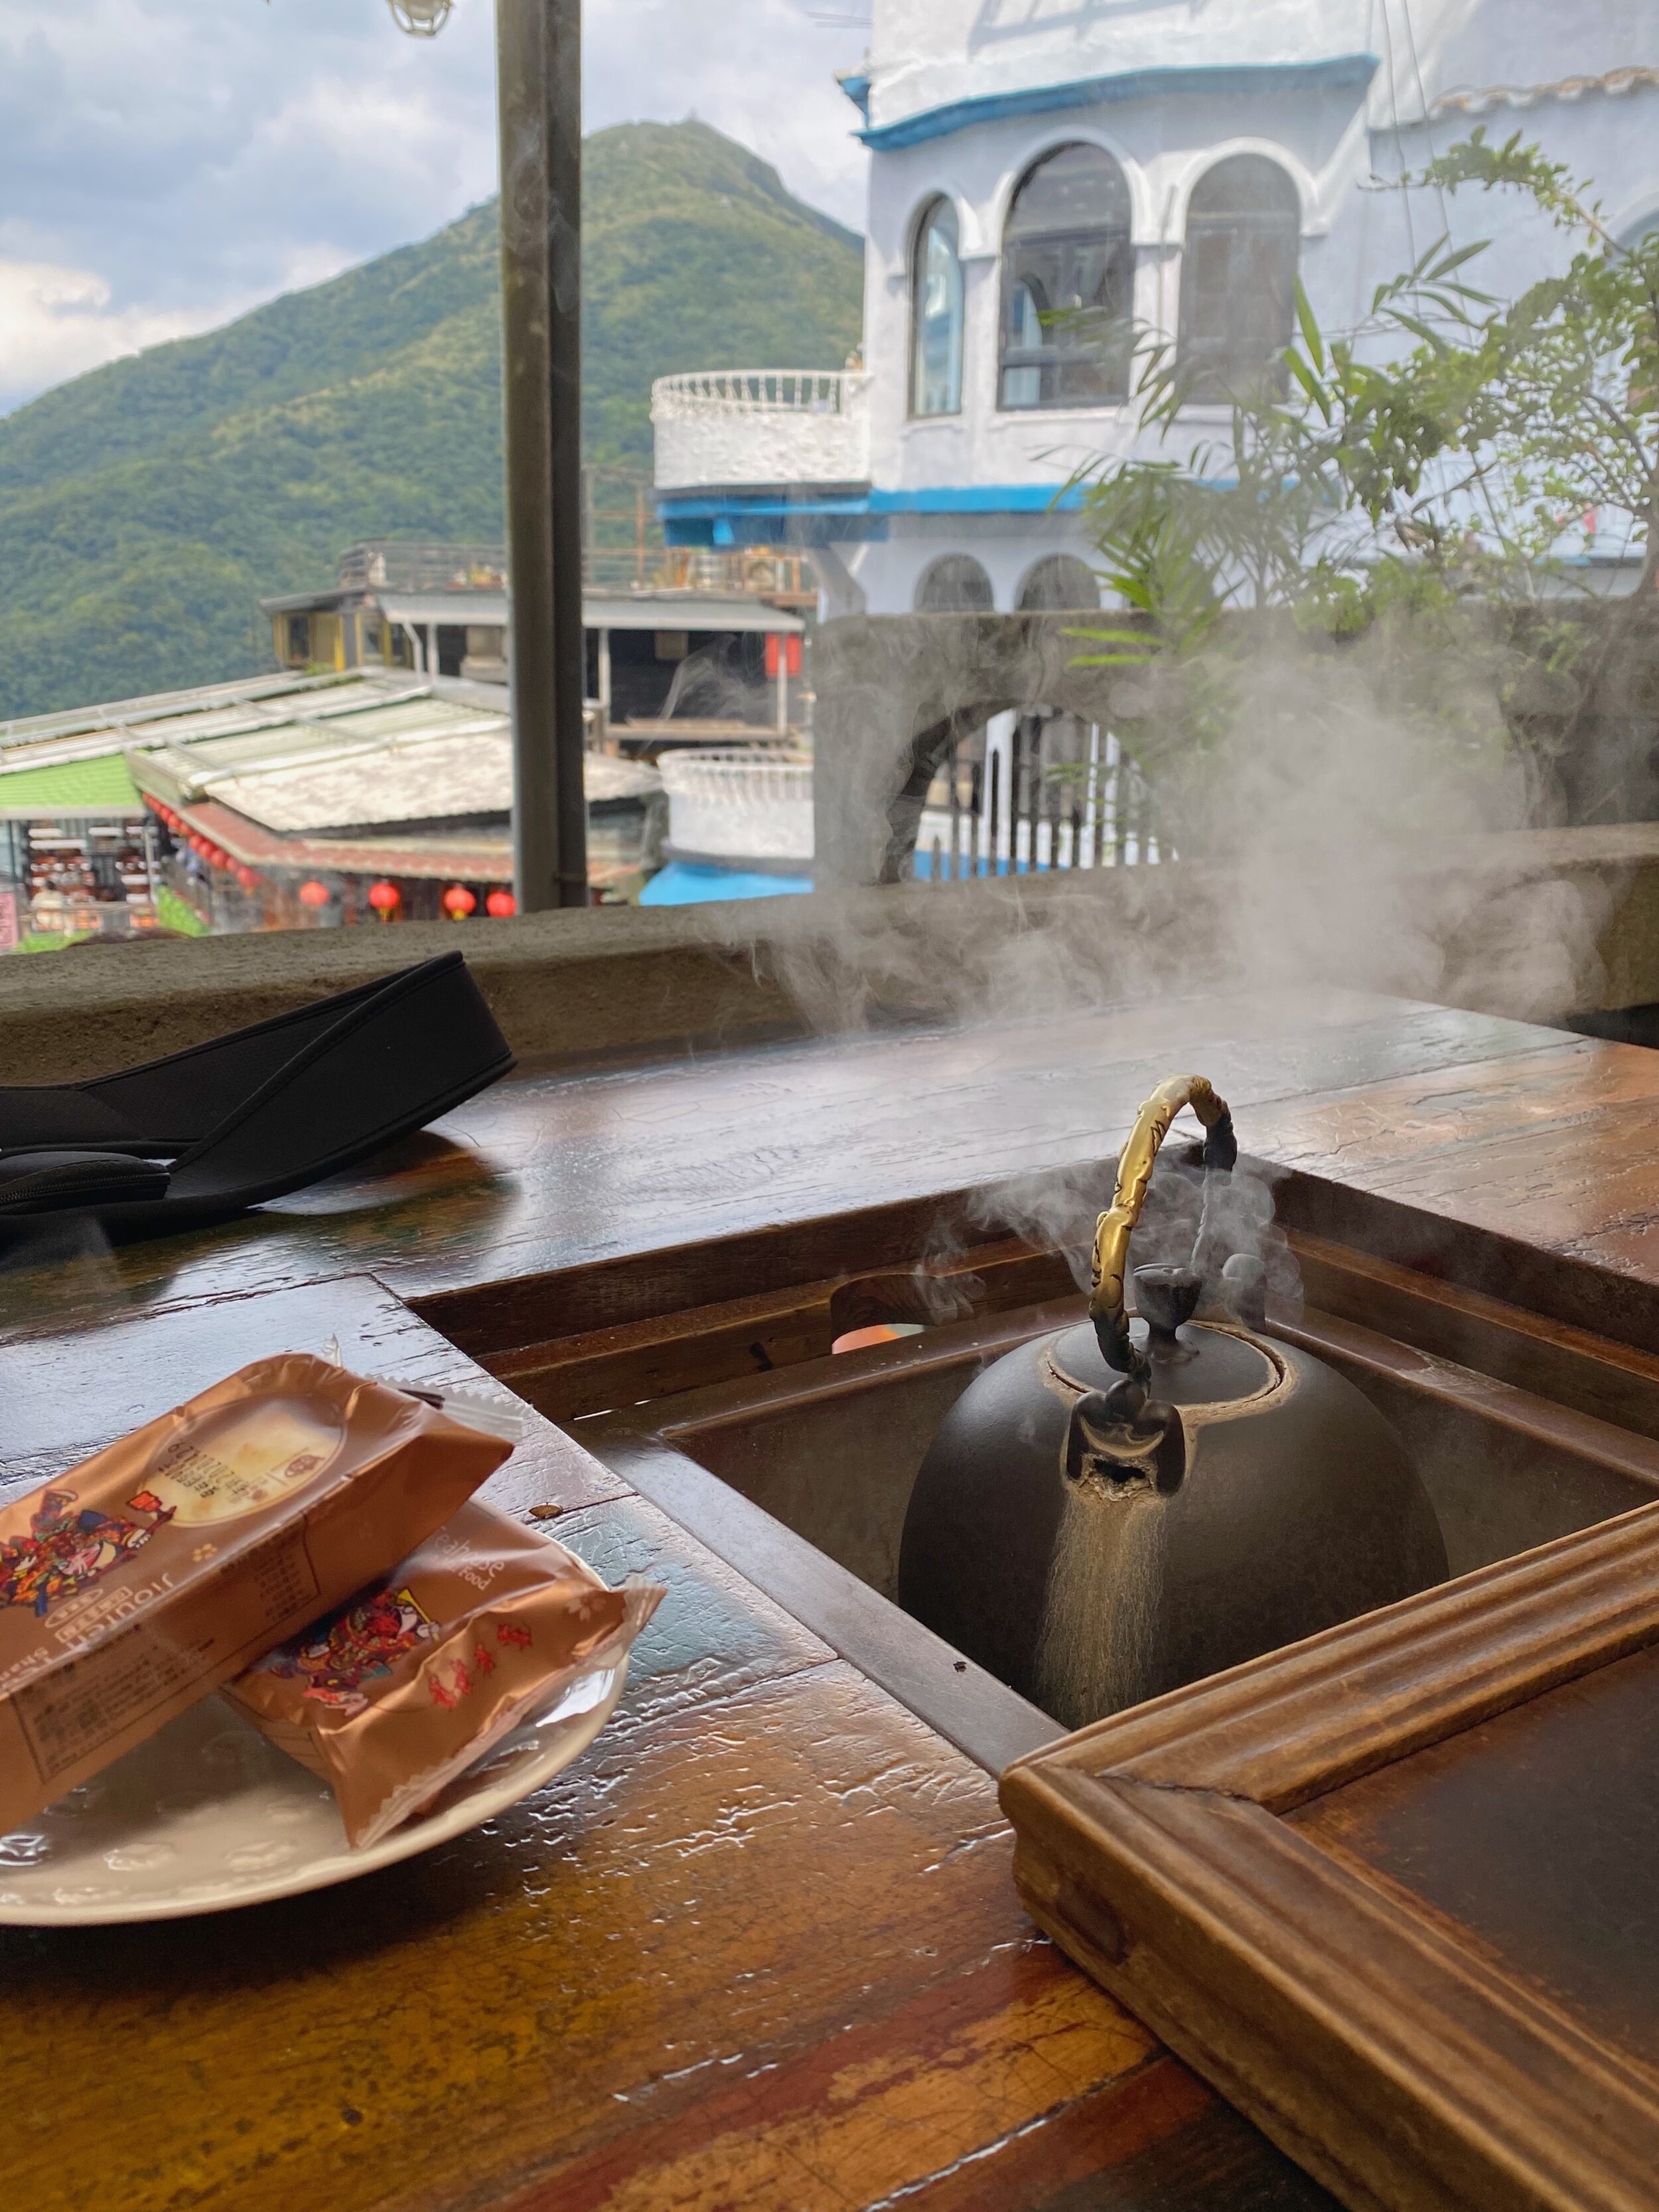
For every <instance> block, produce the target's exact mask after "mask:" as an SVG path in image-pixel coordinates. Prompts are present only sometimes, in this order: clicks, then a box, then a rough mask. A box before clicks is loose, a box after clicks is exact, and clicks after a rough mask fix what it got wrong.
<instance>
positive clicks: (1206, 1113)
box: [1089, 1075, 1238, 1381]
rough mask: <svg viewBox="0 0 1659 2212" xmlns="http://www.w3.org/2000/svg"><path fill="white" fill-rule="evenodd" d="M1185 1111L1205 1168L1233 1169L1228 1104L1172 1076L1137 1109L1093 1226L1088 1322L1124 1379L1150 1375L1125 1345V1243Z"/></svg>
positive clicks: (1203, 1082)
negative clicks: (1196, 1124) (1112, 1185)
mask: <svg viewBox="0 0 1659 2212" xmlns="http://www.w3.org/2000/svg"><path fill="white" fill-rule="evenodd" d="M1183 1106H1190V1107H1191V1108H1192V1109H1193V1111H1194V1114H1195V1115H1197V1116H1198V1118H1199V1120H1200V1121H1201V1122H1202V1123H1203V1125H1204V1132H1205V1136H1204V1164H1205V1166H1206V1168H1219V1169H1224V1170H1225V1169H1227V1168H1231V1166H1232V1164H1233V1163H1234V1162H1235V1161H1236V1160H1237V1158H1238V1139H1237V1137H1235V1136H1234V1134H1233V1117H1232V1114H1231V1111H1230V1109H1229V1108H1228V1105H1227V1102H1226V1101H1225V1099H1224V1098H1219V1097H1217V1096H1216V1093H1215V1091H1213V1090H1212V1088H1211V1085H1210V1084H1209V1081H1208V1079H1206V1077H1204V1076H1202V1075H1172V1076H1170V1079H1169V1080H1168V1081H1167V1082H1165V1083H1160V1084H1159V1085H1158V1088H1157V1090H1156V1091H1153V1093H1152V1097H1150V1098H1149V1099H1148V1100H1147V1101H1146V1104H1145V1105H1144V1106H1143V1107H1142V1108H1141V1109H1140V1112H1139V1115H1138V1116H1137V1118H1136V1121H1135V1126H1134V1127H1133V1130H1132V1131H1131V1132H1130V1135H1129V1141H1128V1143H1127V1145H1125V1146H1124V1147H1123V1150H1122V1151H1121V1152H1120V1153H1119V1154H1118V1161H1117V1188H1116V1189H1115V1191H1114V1192H1113V1194H1112V1203H1111V1206H1110V1208H1109V1211H1108V1212H1104V1213H1103V1214H1102V1215H1101V1217H1100V1218H1099V1220H1098V1221H1097V1223H1096V1224H1095V1254H1094V1267H1093V1272H1092V1275H1091V1284H1092V1287H1091V1291H1090V1294H1089V1318H1090V1320H1091V1322H1093V1323H1094V1325H1095V1334H1096V1336H1097V1338H1098V1339H1099V1340H1100V1349H1101V1354H1102V1357H1103V1358H1104V1359H1105V1362H1106V1364H1107V1365H1108V1366H1109V1367H1115V1368H1116V1369H1117V1370H1118V1372H1119V1373H1120V1374H1122V1375H1133V1376H1134V1377H1135V1378H1136V1379H1137V1381H1141V1380H1144V1379H1145V1377H1146V1374H1147V1372H1148V1371H1149V1368H1148V1362H1147V1360H1146V1358H1145V1356H1144V1355H1143V1354H1142V1353H1140V1352H1137V1351H1136V1350H1135V1347H1134V1346H1133V1344H1132V1343H1131V1342H1130V1340H1129V1322H1128V1316H1127V1313H1126V1312H1125V1310H1124V1304H1123V1278H1124V1273H1125V1271H1126V1269H1127V1266H1128V1260H1129V1239H1130V1237H1132V1236H1133V1233H1134V1229H1135V1225H1136V1223H1137V1222H1138V1221H1139V1219H1140V1209H1141V1207H1142V1206H1143V1205H1144V1204H1145V1203H1146V1186H1147V1184H1148V1183H1149V1182H1151V1181H1152V1163H1153V1162H1154V1161H1155V1160H1156V1159H1157V1158H1158V1147H1159V1146H1161V1145H1162V1144H1163V1142H1164V1138H1165V1137H1166V1136H1168V1134H1169V1133H1170V1122H1171V1121H1174V1119H1175V1117H1176V1115H1177V1114H1178V1113H1179V1112H1180V1111H1181V1109H1182V1107H1183Z"/></svg>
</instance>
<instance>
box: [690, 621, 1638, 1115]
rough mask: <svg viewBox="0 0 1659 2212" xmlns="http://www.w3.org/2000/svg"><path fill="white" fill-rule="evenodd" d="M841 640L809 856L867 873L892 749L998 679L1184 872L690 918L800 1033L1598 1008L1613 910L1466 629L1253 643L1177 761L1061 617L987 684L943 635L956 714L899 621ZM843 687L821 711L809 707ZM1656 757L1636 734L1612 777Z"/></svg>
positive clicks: (870, 625) (1043, 881)
mask: <svg viewBox="0 0 1659 2212" xmlns="http://www.w3.org/2000/svg"><path fill="white" fill-rule="evenodd" d="M930 619H931V620H932V621H933V622H936V623H937V622H939V621H941V620H943V619H944V618H939V617H934V618H930ZM1073 626H1074V625H1073ZM838 629H845V630H846V631H847V633H848V641H847V642H846V643H845V644H843V645H842V646H841V647H835V648H833V649H830V650H825V649H824V648H823V647H820V648H819V655H820V660H821V662H822V664H823V665H822V666H821V669H820V672H819V681H820V687H821V690H820V701H819V711H818V720H819V723H820V728H819V732H818V738H817V761H818V771H817V772H818V775H819V776H820V777H821V778H822V779H823V780H824V791H823V793H821V794H820V799H819V805H818V817H819V823H820V830H821V836H820V847H821V853H822V851H823V848H825V847H826V844H828V845H832V846H833V848H834V849H835V850H836V851H838V852H841V853H843V854H847V853H860V854H865V855H866V857H867V856H868V855H870V854H879V853H880V852H881V851H882V850H883V849H884V846H885V844H886V842H887V841H888V836H889V818H890V813H891V812H892V811H893V810H894V809H895V808H896V807H899V794H900V792H901V790H902V787H903V786H904V784H905V783H906V781H907V780H908V778H909V776H910V775H911V773H912V763H911V761H910V759H909V757H908V747H909V743H910V738H911V736H912V735H913V734H914V732H915V731H917V730H918V729H921V728H926V727H929V726H933V724H935V723H937V722H939V720H942V719H943V718H944V717H945V716H946V715H948V714H950V713H952V712H956V711H957V710H958V707H960V708H963V709H965V708H967V707H969V706H970V705H971V704H972V703H973V702H975V700H984V699H985V698H986V697H987V686H989V685H991V684H993V682H994V681H996V680H1004V679H1006V681H1008V682H1010V683H1012V682H1013V681H1014V680H1015V679H1017V678H1018V679H1019V680H1021V681H1024V682H1026V683H1027V684H1038V683H1041V684H1042V685H1043V686H1044V687H1045V688H1044V690H1043V691H1042V692H1038V693H1034V694H1033V695H1032V696H1036V697H1047V698H1048V701H1049V703H1051V704H1052V703H1054V700H1055V698H1056V697H1058V698H1059V699H1060V704H1062V705H1063V706H1064V707H1065V708H1066V710H1067V711H1069V712H1077V713H1082V714H1090V715H1092V716H1093V717H1094V718H1095V719H1097V720H1099V721H1100V722H1101V723H1102V725H1103V726H1111V727H1115V728H1116V729H1117V730H1118V732H1119V734H1120V736H1121V738H1122V741H1123V743H1124V744H1125V745H1126V747H1127V748H1128V749H1129V750H1132V751H1134V752H1136V753H1137V754H1138V755H1139V757H1140V758H1141V759H1142V762H1143V765H1144V766H1145V768H1146V770H1147V772H1148V774H1149V775H1150V777H1151V780H1152V783H1153V786H1154V787H1155V789H1156V791H1157V793H1158V801H1159V805H1160V809H1161V811H1162V813H1163V815H1164V829H1165V833H1166V838H1167V841H1168V842H1172V843H1173V844H1174V846H1175V848H1176V853H1177V854H1178V858H1177V859H1176V860H1175V861H1173V862H1170V861H1165V862H1163V863H1160V864H1158V865H1153V866H1136V867H1123V868H1098V869H1095V870H1085V871H1079V872H1077V873H1076V874H1074V875H1064V874H1056V875H1053V876H1045V877H1036V876H1026V877H1018V876H1011V877H1006V878H997V879H992V880H990V881H982V882H977V883H969V884H945V885H932V884H929V885H922V884H915V885H896V886H894V887H892V888H891V889H890V890H889V891H888V892H887V893H886V894H885V895H884V896H883V897H882V898H881V899H872V898H870V897H868V896H860V895H858V894H856V893H854V894H848V893H846V892H838V891H836V890H833V889H829V890H826V891H824V892H823V893H822V894H821V895H820V896H817V897H816V898H814V899H812V900H811V901H805V900H802V901H791V902H787V907H786V905H785V902H781V901H780V902H770V901H768V902H759V903H757V906H755V907H753V908H749V909H747V910H742V911H739V910H736V909H733V908H724V909H712V908H711V909H710V910H709V911H708V914H707V915H706V917H705V918H704V923H703V926H704V927H706V928H708V930H709V931H710V932H711V933H717V934H718V935H719V936H720V939H721V941H722V943H723V944H724V945H726V946H728V947H742V948H743V949H744V950H745V951H748V953H749V955H750V957H751V959H753V960H754V961H755V963H757V967H760V968H763V969H764V970H765V971H766V972H767V973H768V974H769V975H770V976H771V977H772V978H773V979H774V980H775V981H776V982H777V983H778V984H779V985H780V986H781V987H782V989H783V990H784V991H785V993H786V994H787V995H788V997H789V998H790V999H791V1000H793V1003H794V1005H795V1006H796V1007H797V1008H798V1009H799V1012H800V1014H801V1016H802V1018H804V1019H805V1021H806V1022H807V1024H809V1025H810V1026H811V1027H812V1028H814V1029H817V1030H821V1031H825V1032H838V1031H844V1030H849V1029H858V1028H860V1027H866V1026H871V1025H873V1024H877V1023H878V1022H880V1021H881V1020H883V1019H884V1018H890V1017H892V1016H901V1017H902V1016H905V1015H925V1016H928V1017H931V1018H943V1019H945V1020H947V1021H950V1022H953V1023H957V1024H975V1023H979V1022H998V1023H1001V1022H1006V1021H1009V1020H1030V1019H1032V1018H1042V1017H1043V1016H1045V1015H1054V1016H1056V1017H1058V1016H1061V1015H1064V1014H1073V1013H1075V1012H1078V1011H1079V1010H1081V1009H1083V1008H1086V1007H1099V1006H1108V1005H1111V1004H1115V1003H1116V1004H1122V1003H1131V1002H1133V1003H1139V1004H1147V1003H1156V1002H1159V1001H1162V1000H1167V999H1169V998H1170V997H1173V996H1177V995H1192V994H1212V993H1217V992H1226V993H1232V992H1237V991H1249V992H1252V993H1254V994H1270V993H1273V992H1277V991H1280V990H1285V989H1297V990H1300V989H1304V988H1306V987H1310V986H1321V985H1322V986H1332V985H1335V986H1340V987H1348V988H1351V989H1355V990H1361V991H1370V992H1376V993H1380V994H1389V995H1392V996H1395V997H1401V998H1409V999H1418V1000H1430V1001H1432V1002H1434V1003H1437V1004H1442V1005H1451V1006H1463V1007H1468V1008H1470V1009H1473V1010H1475V1011H1479V1012H1492V1013H1502V1014H1508V1015H1512V1016H1515V1017H1517V1018H1522V1019H1528V1020H1542V1021H1548V1020H1550V1019H1552V1018H1559V1017H1560V1016H1561V1015H1563V1014H1565V1013H1569V1012H1573V1011H1575V1010H1576V1009H1579V1008H1588V1007H1591V1006H1595V1005H1596V1004H1597V1003H1598V1002H1599V1000H1600V998H1601V993H1602V989H1603V985H1604V981H1605V973H1604V969H1603V963H1602V958H1601V941H1602V939H1603V936H1604V933H1606V931H1607V926H1608V924H1609V921H1611V919H1612V916H1613V912H1614V910H1615V908H1616V906H1617V903H1618V901H1619V898H1620V895H1621V892H1622V888H1623V886H1622V883H1621V882H1620V879H1619V878H1618V876H1617V874H1616V872H1614V871H1613V869H1612V868H1611V867H1610V866H1608V865H1607V864H1606V862H1605V861H1601V862H1598V864H1597V865H1595V866H1590V865H1589V864H1587V863H1586V862H1585V861H1583V860H1582V859H1581V858H1579V857H1578V855H1579V854H1580V853H1581V852H1582V849H1583V847H1582V842H1580V843H1579V844H1578V845H1577V846H1575V847H1569V846H1567V845H1565V844H1564V843H1563V842H1562V841H1561V840H1560V839H1559V837H1558V836H1556V835H1555V834H1554V833H1553V831H1552V829H1551V828H1550V826H1549V825H1550V823H1551V820H1552V817H1553V815H1554V814H1555V813H1556V812H1558V811H1559V807H1558V806H1557V805H1556V802H1555V800H1554V797H1553V792H1552V788H1551V782H1552V777H1551V770H1550V768H1549V764H1548V763H1547V762H1544V763H1539V762H1536V761H1534V762H1530V763H1523V762H1522V760H1521V759H1520V758H1519V757H1517V755H1516V752H1515V750H1514V749H1513V748H1512V747H1511V746H1510V744H1509V742H1508V738H1507V735H1506V732H1505V727H1504V695H1505V693H1506V692H1508V691H1510V690H1513V689H1514V687H1515V685H1516V683H1517V682H1518V681H1519V680H1520V671H1519V669H1518V665H1517V664H1516V663H1515V662H1514V661H1513V660H1512V659H1511V658H1510V656H1508V654H1507V653H1506V652H1505V650H1504V649H1503V648H1501V647H1498V646H1496V645H1493V644H1492V643H1490V642H1489V641H1486V640H1485V639H1484V638H1483V637H1482V636H1481V635H1480V634H1479V633H1478V632H1477V630H1476V629H1474V626H1473V625H1470V626H1469V627H1468V629H1463V630H1447V629H1440V630H1437V632H1436V633H1435V634H1434V635H1432V636H1430V635H1422V634H1413V631H1412V630H1411V629H1410V628H1409V627H1408V626H1407V625H1403V624H1401V625H1389V626H1387V627H1379V629H1377V630H1376V632H1374V633H1372V635H1370V636H1368V637H1367V638H1364V639H1363V640H1360V641H1358V642H1356V643H1354V644H1352V645H1348V646H1345V647H1342V648H1340V650H1333V649H1332V648H1331V647H1329V646H1328V644H1327V643H1326V642H1325V641H1308V640H1305V639H1303V638H1301V637H1299V636H1298V635H1296V634H1295V633H1294V632H1291V631H1288V630H1286V629H1283V628H1278V629H1266V628H1264V629H1263V630H1262V631H1261V633H1260V635H1259V636H1258V637H1257V639H1256V641H1255V643H1254V645H1253V647H1252V649H1251V650H1250V651H1249V652H1248V653H1244V652H1234V653H1231V655H1230V658H1229V659H1228V662H1227V665H1226V668H1225V678H1226V682H1227V684H1228V686H1229V689H1230V693H1231V714H1230V717H1229V720H1230V728H1229V732H1228V734H1227V736H1226V737H1225V738H1224V739H1222V740H1221V741H1219V742H1218V743H1217V744H1214V745H1213V746H1212V748H1211V749H1210V750H1207V751H1206V752H1205V753H1204V754H1203V755H1202V756H1201V757H1189V758H1182V757H1177V756H1176V753H1175V752H1174V751H1173V750H1172V749H1171V748H1170V746H1169V745H1168V744H1166V743H1165V742H1164V739H1163V738H1162V737H1161V736H1160V732H1161V731H1162V730H1163V729H1164V728H1165V727H1166V726H1168V724H1169V723H1170V720H1172V719H1173V717H1172V715H1169V714H1164V713H1163V712H1162V711H1161V708H1162V707H1163V706H1164V704H1166V703H1167V702H1164V701H1161V700H1160V696H1159V689H1158V686H1159V683H1160V681H1164V682H1166V683H1167V681H1168V679H1167V678H1159V677H1158V675H1157V674H1154V675H1153V676H1152V677H1150V678H1148V677H1146V676H1143V675H1140V674H1136V675H1135V676H1134V677H1133V679H1131V680H1127V681H1126V679H1125V678H1124V677H1123V675H1122V674H1121V672H1117V671H1109V670H1079V669H1077V668H1076V667H1075V665H1074V663H1075V661H1076V659H1077V656H1078V655H1079V653H1081V652H1083V651H1084V650H1085V647H1084V646H1083V645H1081V644H1080V643H1079V642H1078V641H1076V640H1075V639H1074V638H1071V639H1068V638H1067V637H1066V623H1065V620H1064V619H1063V618H1062V621H1061V622H1060V623H1059V624H1056V623H1054V621H1053V620H1052V618H1051V619H1050V623H1049V628H1048V631H1047V632H1046V633H1045V636H1044V639H1043V640H1042V644H1043V648H1044V649H1043V651H1042V653H1037V652H1036V649H1035V647H1031V645H1030V640H1029V639H1027V638H1026V637H1025V635H1024V631H1023V630H1022V631H1021V632H1020V633H1019V635H1018V638H1017V639H1016V641H1015V643H1014V644H1013V645H1011V647H1010V648H1009V652H1008V654H1007V655H1006V666H1004V665H998V666H997V667H995V668H993V669H992V670H991V671H990V672H989V673H988V674H987V671H986V667H985V662H986V659H987V656H986V653H985V651H984V649H983V641H982V640H979V641H978V642H979V648H980V649H979V650H978V652H977V656H976V658H975V657H970V656H969V654H968V647H969V646H970V645H973V644H975V639H976V637H977V633H971V634H970V632H969V630H966V629H964V630H963V631H962V632H961V633H960V637H959V641H958V642H959V647H960V653H961V657H962V658H963V667H962V669H961V671H960V672H959V675H958V678H957V686H958V688H957V699H956V702H955V703H953V701H952V697H951V693H950V691H949V689H948V685H947V681H946V678H947V675H948V665H947V663H948V655H947V653H946V647H947V645H948V644H949V642H950V638H947V637H946V636H944V635H941V636H940V637H939V638H938V639H934V638H933V636H932V635H931V632H929V633H928V634H927V635H923V636H921V638H920V639H918V638H917V637H915V636H914V635H912V629H913V625H912V624H911V623H908V622H907V621H903V620H901V621H898V622H894V623H888V624H885V625H884V624H882V623H878V622H875V621H869V622H864V621H858V622H854V623H848V624H846V625H842V624H835V623H832V624H830V625H829V627H828V631H827V632H826V634H825V635H826V637H828V636H829V635H830V634H832V633H834V632H836V630H838ZM950 637H951V638H955V637H957V631H956V630H955V629H951V633H950ZM842 678H846V682H847V688H846V690H844V691H843V692H842V694H840V695H839V696H834V695H831V694H830V693H829V691H828V690H825V689H824V688H823V687H824V686H825V685H826V684H828V683H829V681H830V680H831V679H834V680H836V681H840V680H841V679H842ZM907 702H908V703H907ZM1001 703H1005V702H1004V701H1003V699H1002V698H1001V697H1000V696H998V697H994V698H992V699H991V704H993V705H998V704H1001ZM1114 718H1115V719H1114ZM1651 737H1652V732H1651V730H1650V728H1644V729H1643V730H1640V731H1636V730H1632V733H1631V736H1630V740H1629V742H1630V744H1631V746H1632V751H1636V750H1640V751H1641V752H1642V753H1643V754H1644V755H1645V752H1646V749H1647V747H1648V745H1649V744H1650V741H1651ZM843 739H845V742H844V743H843V742H842V740H843ZM878 740H879V742H878ZM900 811H902V808H900ZM912 811H914V809H912ZM1212 1072H1213V1071H1212ZM1246 1141H1247V1142H1248V1132H1247V1133H1246Z"/></svg>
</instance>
